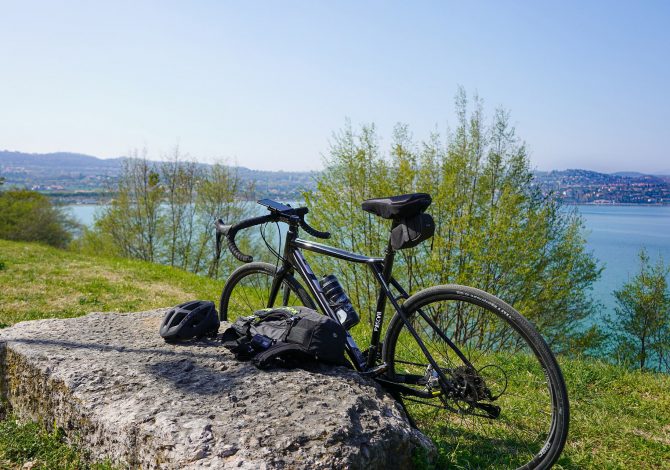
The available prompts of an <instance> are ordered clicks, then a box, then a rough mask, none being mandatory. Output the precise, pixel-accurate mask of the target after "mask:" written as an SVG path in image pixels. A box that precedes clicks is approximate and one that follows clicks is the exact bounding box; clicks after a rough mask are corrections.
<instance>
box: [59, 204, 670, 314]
mask: <svg viewBox="0 0 670 470" xmlns="http://www.w3.org/2000/svg"><path fill="white" fill-rule="evenodd" d="M67 207H68V208H69V209H70V211H71V213H72V214H73V215H74V216H75V217H76V218H77V219H78V220H79V221H80V222H81V223H83V224H85V225H89V226H90V225H91V224H92V223H93V219H94V215H95V212H96V210H97V209H98V208H100V206H96V205H73V206H67ZM578 210H579V212H580V213H581V214H582V216H583V217H584V224H585V226H586V238H587V245H588V249H589V250H591V251H592V252H593V254H594V255H595V257H596V258H597V259H598V260H599V261H600V263H601V264H603V265H604V267H605V269H604V271H603V273H602V277H601V278H600V280H599V281H598V282H597V283H596V284H595V285H594V287H593V295H594V297H595V298H596V299H597V300H599V301H600V302H602V303H603V305H604V306H605V310H604V312H603V313H613V312H614V305H615V300H614V296H613V295H612V291H614V290H615V289H620V288H621V286H622V285H623V284H624V283H625V282H626V281H627V280H628V279H630V278H631V277H633V276H635V274H636V273H637V272H638V270H639V261H638V256H637V255H638V252H639V250H640V248H642V247H645V248H646V249H647V251H648V253H649V255H650V257H651V260H652V262H655V261H656V260H657V259H658V257H659V256H662V257H663V259H664V261H665V262H666V264H670V207H668V206H605V205H603V206H598V205H589V206H578Z"/></svg>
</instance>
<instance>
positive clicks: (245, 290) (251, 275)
mask: <svg viewBox="0 0 670 470" xmlns="http://www.w3.org/2000/svg"><path fill="white" fill-rule="evenodd" d="M276 275H277V268H276V267H275V266H273V265H272V264H269V263H264V262H260V261H257V262H253V263H248V264H244V265H242V266H240V267H239V268H237V269H236V270H235V271H233V272H232V274H231V275H230V277H229V278H228V280H227V281H226V284H225V285H224V286H223V290H222V291H221V298H220V300H219V316H220V318H221V320H222V321H230V322H233V321H235V319H236V318H237V317H238V316H240V315H250V314H251V313H252V312H254V311H255V310H259V309H261V308H266V307H268V306H269V305H268V299H269V297H270V286H271V285H272V280H273V279H274V278H275V276H276ZM285 289H288V294H289V296H288V301H287V302H284V296H283V294H284V291H285ZM277 299H278V300H280V303H276V302H275V304H276V305H277V306H279V305H284V304H286V305H289V306H295V305H304V306H305V307H309V308H315V306H314V302H313V301H312V298H311V297H310V296H309V294H308V293H307V291H306V290H305V288H304V287H303V286H302V284H300V282H298V280H297V279H295V278H294V277H293V276H291V275H290V274H287V275H286V276H285V277H284V280H283V281H282V287H281V288H280V290H279V293H278V294H277Z"/></svg>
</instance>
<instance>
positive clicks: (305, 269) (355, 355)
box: [293, 250, 365, 371]
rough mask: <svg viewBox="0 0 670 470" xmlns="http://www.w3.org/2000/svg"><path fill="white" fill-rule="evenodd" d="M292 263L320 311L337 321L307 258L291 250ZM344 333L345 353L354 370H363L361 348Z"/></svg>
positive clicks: (363, 358)
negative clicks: (345, 341) (345, 337)
mask: <svg viewBox="0 0 670 470" xmlns="http://www.w3.org/2000/svg"><path fill="white" fill-rule="evenodd" d="M293 265H294V266H295V267H296V268H297V269H298V271H299V272H300V274H301V275H302V277H303V279H304V280H305V282H306V283H307V287H308V288H309V290H310V291H311V292H312V295H313V296H314V298H315V299H316V303H317V304H318V306H319V308H320V309H321V311H322V312H323V313H325V314H326V315H327V316H329V317H330V318H332V319H333V320H335V321H336V322H338V323H339V320H338V319H337V316H336V315H335V312H333V309H331V308H330V305H329V304H328V301H327V300H326V296H325V295H323V289H322V288H321V284H320V283H319V280H318V279H317V278H316V275H315V274H314V272H313V271H312V268H310V267H309V264H308V263H307V260H306V259H305V257H304V256H303V255H302V253H301V252H300V251H299V250H294V251H293ZM346 333H347V353H348V354H349V357H350V359H351V360H352V362H353V363H354V366H355V367H356V370H358V371H363V370H365V357H363V353H361V350H360V349H359V348H358V345H357V344H356V341H354V338H353V337H352V336H351V334H349V332H348V331H347V332H346Z"/></svg>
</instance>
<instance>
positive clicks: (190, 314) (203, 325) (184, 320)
mask: <svg viewBox="0 0 670 470" xmlns="http://www.w3.org/2000/svg"><path fill="white" fill-rule="evenodd" d="M220 324H221V322H220V321H219V314H218V313H217V311H216V308H215V307H214V302H209V301H207V300H192V301H190V302H184V303H183V304H179V305H177V306H175V307H172V308H171V309H170V310H168V312H167V313H166V314H165V316H164V317H163V321H162V322H161V328H160V334H161V336H162V337H163V339H165V341H167V342H169V343H172V342H175V341H184V340H187V339H191V338H201V337H203V336H206V335H211V334H214V335H215V334H216V333H217V332H218V331H219V325H220Z"/></svg>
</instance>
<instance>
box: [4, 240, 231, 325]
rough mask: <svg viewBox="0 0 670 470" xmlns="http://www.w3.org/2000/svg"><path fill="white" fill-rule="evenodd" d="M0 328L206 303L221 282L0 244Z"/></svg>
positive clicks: (125, 261)
mask: <svg viewBox="0 0 670 470" xmlns="http://www.w3.org/2000/svg"><path fill="white" fill-rule="evenodd" d="M0 261H2V263H3V264H4V268H2V269H0V286H2V302H0V325H4V326H8V325H12V324H14V323H17V322H20V321H24V320H36V319H40V318H67V317H76V316H80V315H84V314H86V313H89V312H100V311H118V312H132V311H138V310H147V309H151V308H155V307H166V306H170V305H175V304H177V303H180V302H184V301H185V300H191V299H196V298H198V299H205V300H213V301H215V302H216V303H218V298H219V295H220V293H221V287H222V286H223V282H222V281H215V280H212V279H208V278H204V277H200V276H196V275H194V274H191V273H188V272H185V271H182V270H179V269H175V268H171V267H168V266H160V265H156V264H151V263H145V262H141V261H135V260H128V259H119V258H104V257H95V258H92V257H91V256H87V255H82V254H79V253H73V252H69V251H64V250H58V249H55V248H50V247H46V246H42V245H37V244H31V243H19V242H9V241H5V240H0Z"/></svg>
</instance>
